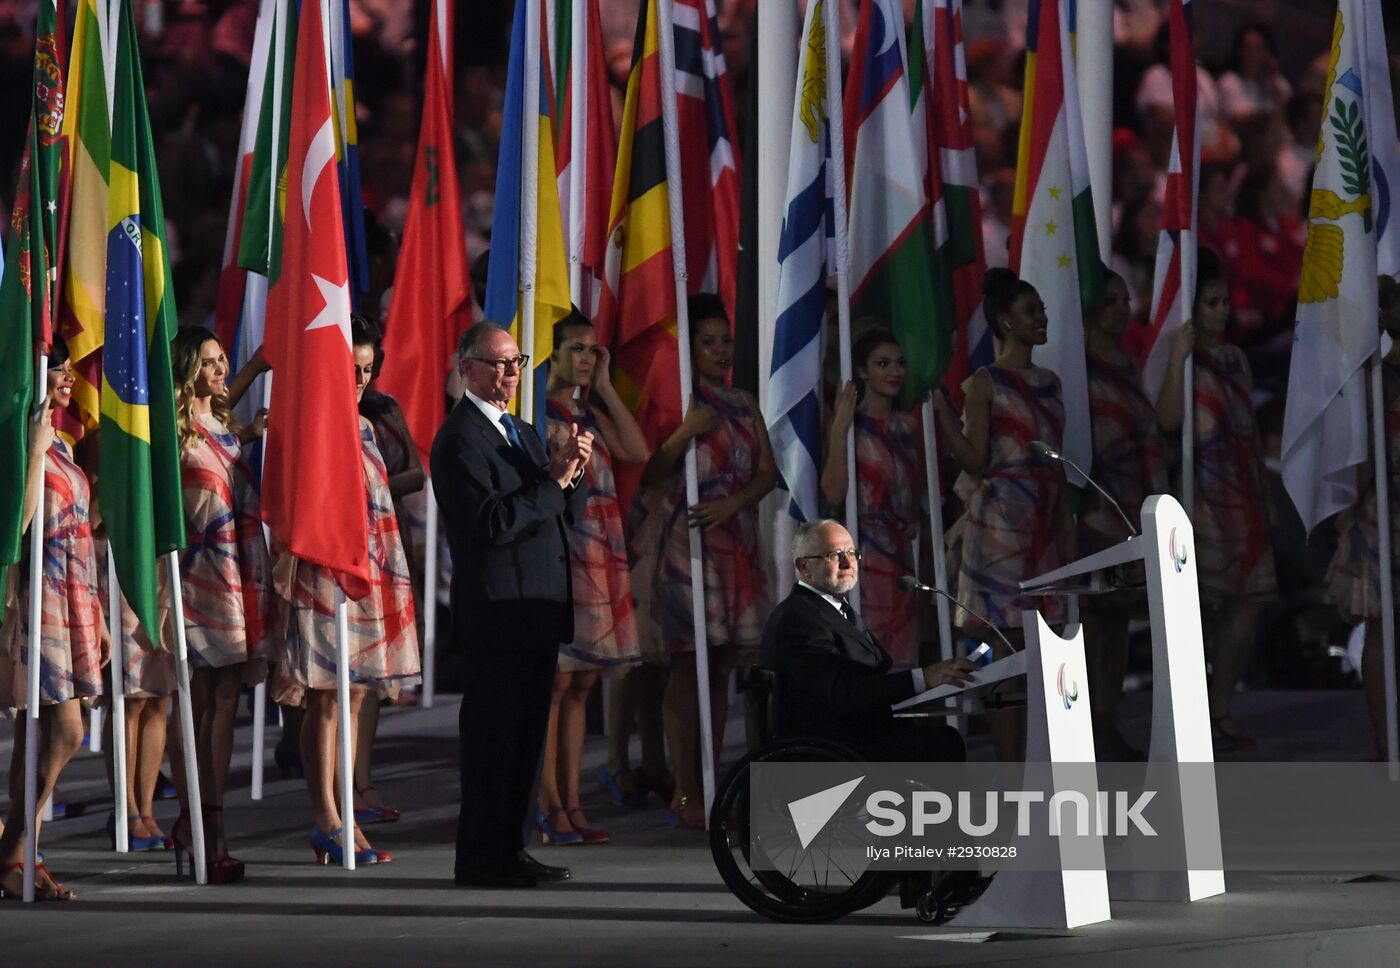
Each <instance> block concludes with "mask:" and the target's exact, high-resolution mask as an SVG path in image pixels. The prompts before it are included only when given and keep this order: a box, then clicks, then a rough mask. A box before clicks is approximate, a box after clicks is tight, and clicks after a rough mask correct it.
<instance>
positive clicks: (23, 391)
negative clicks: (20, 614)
mask: <svg viewBox="0 0 1400 968" xmlns="http://www.w3.org/2000/svg"><path fill="white" fill-rule="evenodd" d="M55 14H56V10H55V6H54V3H53V0H39V4H38V21H37V24H36V27H35V31H34V33H35V37H36V38H37V43H36V46H35V51H34V74H33V78H34V80H33V87H32V88H31V89H30V93H29V101H30V119H29V130H28V135H27V137H26V138H25V142H24V156H23V160H22V161H21V162H20V170H19V184H18V185H17V186H16V190H15V207H14V212H13V214H12V215H11V218H10V231H9V252H8V253H6V256H5V271H4V273H3V274H0V454H3V455H4V459H3V460H0V588H4V587H5V569H6V568H7V567H8V566H9V565H13V564H15V563H16V562H18V561H19V558H20V552H21V549H22V545H23V542H22V540H21V538H22V535H23V527H22V522H23V513H24V489H25V470H26V468H27V467H28V465H29V413H30V410H31V408H32V407H33V405H34V403H35V393H36V390H39V388H36V387H35V385H34V367H35V353H36V351H38V350H43V351H45V352H47V350H48V346H49V343H50V342H51V340H52V338H53V291H52V287H51V286H50V274H49V273H50V268H51V267H52V266H53V265H54V263H55V262H56V250H57V248H58V234H59V224H60V219H59V217H58V211H59V182H60V172H61V169H62V163H63V143H62V137H61V134H60V132H61V128H62V124H63V90H64V79H63V56H62V51H63V35H62V30H63V20H62V18H61V17H56V16H55ZM39 392H42V390H40V391H39ZM0 597H2V596H0ZM3 620H4V602H3V601H0V621H3Z"/></svg>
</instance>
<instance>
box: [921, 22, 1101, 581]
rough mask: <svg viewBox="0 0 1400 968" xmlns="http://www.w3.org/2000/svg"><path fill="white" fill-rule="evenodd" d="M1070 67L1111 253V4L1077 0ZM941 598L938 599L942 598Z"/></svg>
mask: <svg viewBox="0 0 1400 968" xmlns="http://www.w3.org/2000/svg"><path fill="white" fill-rule="evenodd" d="M1074 69H1075V76H1076V78H1077V80H1078V82H1079V92H1080V93H1079V117H1080V119H1081V121H1082V123H1083V127H1084V144H1085V148H1086V149H1087V152H1086V153H1087V155H1088V160H1089V186H1090V188H1091V194H1092V197H1093V200H1094V228H1095V229H1096V230H1097V234H1098V239H1099V251H1100V252H1112V251H1113V0H1078V6H1077V12H1076V19H1075V43H1074ZM940 600H941V599H940Z"/></svg>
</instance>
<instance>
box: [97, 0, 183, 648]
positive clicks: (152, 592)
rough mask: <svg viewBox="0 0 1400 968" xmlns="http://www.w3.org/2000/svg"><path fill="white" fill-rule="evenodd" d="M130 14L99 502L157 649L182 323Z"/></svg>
mask: <svg viewBox="0 0 1400 968" xmlns="http://www.w3.org/2000/svg"><path fill="white" fill-rule="evenodd" d="M132 7H133V5H132V4H131V3H123V4H121V19H120V22H119V24H118V28H117V43H116V77H115V79H116V84H115V93H114V96H113V112H112V169H111V182H110V190H109V192H108V196H107V199H108V207H107V213H108V232H107V317H106V338H105V342H104V352H103V358H102V420H101V436H100V443H99V450H98V454H99V457H100V460H101V472H100V475H99V477H98V499H99V502H100V506H101V509H102V517H103V519H104V520H105V521H106V523H107V536H108V540H109V542H110V545H111V553H112V557H113V560H114V561H115V563H116V569H117V580H118V582H119V583H120V585H121V589H122V593H123V594H124V595H125V596H126V600H127V602H128V603H129V604H130V605H131V610H132V611H133V612H135V613H136V617H137V618H138V619H139V620H140V621H141V624H142V625H143V626H144V627H145V629H146V631H147V633H148V634H149V636H150V639H151V641H152V642H155V643H158V642H159V641H160V629H159V623H158V619H157V614H158V606H157V601H158V596H157V591H156V560H157V558H158V557H159V556H160V555H163V554H165V553H167V552H170V551H174V550H176V549H178V548H181V547H183V546H184V543H185V522H184V511H183V505H182V501H181V488H180V445H179V436H178V434H177V432H176V423H175V391H174V387H173V385H172V381H171V373H170V340H171V338H172V337H173V336H174V335H175V329H176V326H177V321H176V315H175V299H174V289H173V287H172V285H171V281H170V259H169V256H168V254H167V252H166V248H165V213H164V211H163V209H162V206H161V200H160V182H159V179H158V178H157V176H156V162H155V151H154V149H153V146H152V143H151V122H150V116H149V114H148V112H147V109H146V98H145V93H144V91H145V88H144V86H143V84H142V80H141V60H140V54H139V52H138V51H137V48H136V23H135V18H134V15H133V13H132Z"/></svg>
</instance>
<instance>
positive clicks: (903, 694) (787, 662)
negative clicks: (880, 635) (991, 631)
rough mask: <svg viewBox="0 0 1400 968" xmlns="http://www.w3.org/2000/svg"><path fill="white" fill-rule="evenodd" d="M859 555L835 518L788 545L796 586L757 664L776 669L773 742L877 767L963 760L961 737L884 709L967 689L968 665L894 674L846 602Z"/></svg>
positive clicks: (811, 526)
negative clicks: (931, 692) (800, 743)
mask: <svg viewBox="0 0 1400 968" xmlns="http://www.w3.org/2000/svg"><path fill="white" fill-rule="evenodd" d="M859 564H860V554H859V552H857V551H856V549H855V545H854V543H853V542H852V541H851V535H850V532H848V531H847V530H846V529H845V528H844V527H842V526H841V524H840V523H839V522H836V521H829V520H827V521H811V522H807V523H805V524H803V525H802V526H801V527H799V528H798V529H797V534H796V536H795V538H794V539H793V566H794V568H795V569H796V571H797V584H796V585H794V586H793V589H792V592H791V593H790V594H789V595H788V597H787V598H785V599H784V600H783V601H782V602H781V603H780V604H779V605H778V607H777V608H775V609H774V610H773V613H772V614H771V615H770V616H769V618H768V624H767V625H766V626H765V627H764V630H763V645H762V650H761V653H760V660H759V664H760V665H761V666H762V667H763V668H765V669H768V670H771V671H772V672H773V673H774V691H775V696H774V699H775V703H776V706H777V722H776V723H775V724H774V734H775V735H776V736H778V737H793V736H817V737H823V738H826V739H830V740H835V741H836V742H838V743H842V744H844V745H846V746H849V747H851V748H852V749H854V750H855V751H856V752H857V753H860V754H861V755H862V756H864V757H866V758H868V759H872V760H881V761H913V760H960V759H963V758H964V757H965V755H966V750H965V749H964V747H963V743H962V737H961V736H959V735H958V733H957V731H956V730H954V729H952V728H951V727H949V726H947V725H945V724H941V723H939V724H936V725H930V723H931V722H932V721H931V720H924V719H895V717H894V712H893V711H892V709H891V708H890V707H891V706H893V705H894V704H895V703H898V702H902V701H903V700H905V699H908V698H910V697H911V696H914V695H917V694H918V693H920V692H923V691H924V690H925V689H926V688H933V687H934V686H938V685H942V684H944V683H966V682H970V681H971V680H972V678H973V673H974V672H975V671H976V668H977V667H976V666H974V665H973V664H972V663H970V662H968V661H967V660H966V659H950V660H948V661H946V662H935V663H933V664H931V665H927V666H924V667H923V668H921V669H912V670H910V671H908V672H896V673H891V672H890V657H889V653H887V652H886V651H885V650H884V649H883V648H882V647H881V646H880V643H879V641H878V640H877V639H876V638H875V635H874V633H873V632H871V631H870V629H869V628H868V627H867V626H866V624H865V622H864V621H863V620H862V619H861V617H860V615H859V614H857V613H856V611H855V610H854V609H853V608H851V605H850V603H849V602H847V600H846V596H847V595H848V594H850V592H851V590H852V589H853V588H855V586H856V581H857V579H858V577H859Z"/></svg>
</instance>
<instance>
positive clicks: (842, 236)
mask: <svg viewBox="0 0 1400 968" xmlns="http://www.w3.org/2000/svg"><path fill="white" fill-rule="evenodd" d="M822 16H824V17H825V18H826V37H827V43H826V78H827V82H826V99H827V104H826V116H827V124H828V129H829V131H830V138H831V168H832V178H831V186H832V187H831V196H832V208H833V209H834V211H835V219H836V224H835V226H833V234H834V236H835V239H834V241H835V244H836V336H837V344H838V347H839V353H840V359H841V382H842V384H843V385H844V384H846V383H848V382H850V380H851V379H852V378H853V377H854V375H855V372H854V367H853V366H852V361H851V245H850V237H849V226H848V225H847V221H846V220H847V217H848V215H849V213H848V211H847V203H846V118H845V115H844V114H843V113H842V110H843V105H842V101H841V98H839V97H837V96H836V90H837V88H839V87H840V84H841V82H840V78H841V76H842V75H841V45H840V44H839V43H837V42H836V38H839V37H840V36H841V5H840V4H838V3H830V2H828V3H827V4H826V6H825V7H824V8H823V9H822ZM858 486H859V482H858V481H857V480H856V426H855V421H854V420H852V421H851V426H850V427H849V428H847V430H846V530H847V531H849V532H850V533H851V542H852V543H853V544H854V546H855V547H856V548H859V547H860V516H859V505H858V502H857V490H858ZM846 597H847V598H849V599H850V600H851V607H852V608H855V609H857V610H859V609H860V586H859V585H857V586H856V587H855V588H852V589H851V591H850V593H849V594H848V595H847V596H846Z"/></svg>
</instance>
